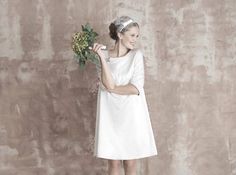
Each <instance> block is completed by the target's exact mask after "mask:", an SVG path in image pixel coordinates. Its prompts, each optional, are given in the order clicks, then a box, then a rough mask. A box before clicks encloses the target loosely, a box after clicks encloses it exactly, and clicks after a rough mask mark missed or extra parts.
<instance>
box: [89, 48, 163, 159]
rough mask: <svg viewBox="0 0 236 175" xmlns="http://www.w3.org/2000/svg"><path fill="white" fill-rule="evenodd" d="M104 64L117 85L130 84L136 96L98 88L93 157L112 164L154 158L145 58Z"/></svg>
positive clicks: (132, 54) (136, 53) (134, 54)
mask: <svg viewBox="0 0 236 175" xmlns="http://www.w3.org/2000/svg"><path fill="white" fill-rule="evenodd" d="M107 64H108V66H109V68H110V70H111V72H112V76H113V78H114V81H115V83H116V85H126V84H128V83H131V84H133V85H134V86H135V87H136V88H137V89H138V91H139V95H135V94H132V95H119V94H116V93H111V92H108V91H107V90H106V89H105V87H104V86H103V84H102V82H101V77H100V72H101V67H97V68H98V69H97V70H98V77H99V80H100V82H99V88H98V96H97V113H96V129H95V144H94V156H95V157H99V158H105V159H113V160H129V159H139V158H144V157H149V156H154V155H157V154H158V153H157V149H156V144H155V139H154V135H153V130H152V125H151V121H150V117H149V112H148V107H147V103H146V97H145V92H144V57H143V54H142V52H141V51H140V50H138V49H133V50H130V51H129V52H128V53H127V54H126V55H125V56H122V57H110V59H109V60H107Z"/></svg>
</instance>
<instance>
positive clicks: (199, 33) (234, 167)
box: [0, 0, 236, 175]
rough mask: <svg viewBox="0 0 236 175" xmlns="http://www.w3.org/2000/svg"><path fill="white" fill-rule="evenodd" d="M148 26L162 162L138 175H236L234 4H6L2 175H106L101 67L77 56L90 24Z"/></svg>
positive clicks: (34, 0) (104, 34) (150, 162)
mask: <svg viewBox="0 0 236 175" xmlns="http://www.w3.org/2000/svg"><path fill="white" fill-rule="evenodd" d="M119 15H130V16H131V17H133V18H134V19H135V20H137V21H138V22H139V24H140V26H141V36H140V40H139V41H140V42H139V44H138V46H139V47H140V48H141V49H142V50H143V52H144V55H145V74H146V78H145V92H146V98H147V102H148V106H149V110H150V116H151V120H152V125H153V130H154V135H155V138H156V143H157V148H158V152H159V154H158V156H155V157H151V158H146V159H142V160H139V161H138V167H137V171H138V175H236V1H235V0H145V1H143V0H135V1H131V0H128V1H126V2H124V1H121V0H113V1H109V0H99V1H98V0H97V1H87V0H0V174H1V175H105V174H106V173H105V172H106V170H107V162H106V161H104V160H102V159H96V158H94V157H93V156H92V153H93V146H94V132H95V119H96V118H95V112H96V111H95V110H96V99H97V91H96V87H97V86H96V71H95V67H94V65H93V64H89V65H87V67H86V69H85V71H82V70H80V69H79V67H78V65H77V64H76V62H75V61H74V60H73V53H72V51H71V48H70V41H71V35H72V33H74V32H75V31H78V30H80V29H81V24H85V23H86V22H90V24H91V25H92V26H93V27H94V29H95V30H96V31H97V32H98V33H99V34H100V37H99V42H101V43H104V44H106V45H112V44H113V41H111V40H110V39H109V36H108V26H109V24H110V22H111V21H112V20H113V19H115V18H116V17H117V16H119Z"/></svg>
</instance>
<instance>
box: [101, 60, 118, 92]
mask: <svg viewBox="0 0 236 175" xmlns="http://www.w3.org/2000/svg"><path fill="white" fill-rule="evenodd" d="M100 62H101V81H102V84H103V85H104V87H105V88H106V89H107V90H112V89H114V87H115V82H114V79H113V77H112V75H111V71H110V69H109V67H108V65H107V63H106V60H105V59H104V58H103V57H100Z"/></svg>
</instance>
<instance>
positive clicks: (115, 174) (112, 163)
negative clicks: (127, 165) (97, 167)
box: [108, 160, 121, 175]
mask: <svg viewBox="0 0 236 175" xmlns="http://www.w3.org/2000/svg"><path fill="white" fill-rule="evenodd" d="M120 166H121V160H108V175H119V174H120Z"/></svg>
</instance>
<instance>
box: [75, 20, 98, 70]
mask: <svg viewBox="0 0 236 175" xmlns="http://www.w3.org/2000/svg"><path fill="white" fill-rule="evenodd" d="M97 36H98V34H97V33H96V32H95V31H93V29H92V28H91V26H90V25H89V24H88V23H87V24H86V25H85V26H83V25H82V31H80V32H76V33H74V35H73V36H72V43H71V45H72V50H73V51H74V53H75V56H74V58H75V60H76V61H77V63H78V64H79V65H80V68H82V69H84V67H85V64H86V62H87V61H91V62H92V63H94V64H99V59H98V55H97V54H95V53H94V52H93V51H92V50H90V49H89V47H92V46H93V43H94V42H95V41H96V37H97Z"/></svg>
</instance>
